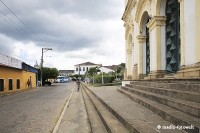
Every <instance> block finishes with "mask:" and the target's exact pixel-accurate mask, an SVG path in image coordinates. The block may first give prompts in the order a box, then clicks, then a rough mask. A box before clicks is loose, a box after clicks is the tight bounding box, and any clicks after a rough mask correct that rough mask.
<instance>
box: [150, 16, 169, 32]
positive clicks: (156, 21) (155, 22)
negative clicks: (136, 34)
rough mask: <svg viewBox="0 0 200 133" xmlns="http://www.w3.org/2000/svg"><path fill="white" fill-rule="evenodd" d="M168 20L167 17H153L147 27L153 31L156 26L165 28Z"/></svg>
mask: <svg viewBox="0 0 200 133" xmlns="http://www.w3.org/2000/svg"><path fill="white" fill-rule="evenodd" d="M166 20H167V18H166V16H153V18H152V19H151V20H150V21H149V23H148V24H147V27H148V28H149V30H150V31H151V30H152V29H154V28H155V27H156V26H164V25H166Z"/></svg>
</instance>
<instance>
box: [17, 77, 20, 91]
mask: <svg viewBox="0 0 200 133" xmlns="http://www.w3.org/2000/svg"><path fill="white" fill-rule="evenodd" d="M17 89H20V79H17Z"/></svg>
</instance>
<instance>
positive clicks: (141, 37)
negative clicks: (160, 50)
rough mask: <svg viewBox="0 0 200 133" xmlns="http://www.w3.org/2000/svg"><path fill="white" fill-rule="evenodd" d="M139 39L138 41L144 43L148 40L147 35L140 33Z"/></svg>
mask: <svg viewBox="0 0 200 133" xmlns="http://www.w3.org/2000/svg"><path fill="white" fill-rule="evenodd" d="M137 40H138V43H143V42H145V41H146V36H144V35H138V36H137Z"/></svg>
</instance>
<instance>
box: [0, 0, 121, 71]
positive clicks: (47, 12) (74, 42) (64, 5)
mask: <svg viewBox="0 0 200 133" xmlns="http://www.w3.org/2000/svg"><path fill="white" fill-rule="evenodd" d="M123 2H124V1H123V0H0V40H1V41H0V52H1V53H5V54H8V55H10V56H13V57H15V58H18V59H20V60H22V61H24V62H26V63H27V64H30V65H32V66H33V65H34V64H35V62H36V61H37V62H38V64H39V63H40V61H41V55H42V48H52V49H53V50H51V51H47V52H44V66H48V67H56V68H57V69H59V70H69V69H74V65H76V64H79V63H83V62H93V63H96V64H103V65H113V64H115V65H117V64H120V63H122V62H125V46H124V27H123V21H122V20H121V17H122V15H123V11H124V3H123ZM50 56H51V57H50Z"/></svg>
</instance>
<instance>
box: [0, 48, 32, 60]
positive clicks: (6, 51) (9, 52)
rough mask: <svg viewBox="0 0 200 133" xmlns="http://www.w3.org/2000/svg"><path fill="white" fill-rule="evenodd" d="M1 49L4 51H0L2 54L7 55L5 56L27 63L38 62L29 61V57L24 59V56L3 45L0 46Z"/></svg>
mask: <svg viewBox="0 0 200 133" xmlns="http://www.w3.org/2000/svg"><path fill="white" fill-rule="evenodd" d="M0 49H2V50H0V53H2V54H5V55H9V56H11V57H14V58H18V59H23V60H27V61H32V62H35V61H36V59H29V58H27V57H24V56H23V55H17V54H16V53H15V52H14V51H13V50H11V49H10V48H8V47H5V46H4V45H2V44H0Z"/></svg>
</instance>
